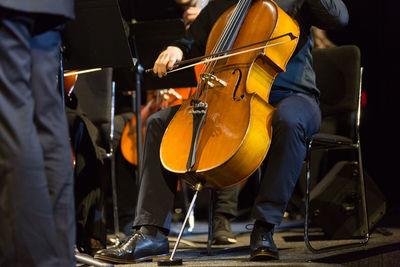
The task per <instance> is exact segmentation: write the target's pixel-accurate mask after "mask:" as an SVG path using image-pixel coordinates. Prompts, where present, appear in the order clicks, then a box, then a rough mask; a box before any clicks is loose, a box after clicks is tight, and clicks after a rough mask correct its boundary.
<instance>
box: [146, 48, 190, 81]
mask: <svg viewBox="0 0 400 267" xmlns="http://www.w3.org/2000/svg"><path fill="white" fill-rule="evenodd" d="M182 57H183V52H182V50H181V49H180V48H178V47H176V46H168V47H167V49H165V50H164V51H163V52H161V54H160V55H159V56H158V58H157V60H156V62H154V66H153V72H154V73H155V74H157V75H158V77H159V78H162V77H164V76H165V75H167V70H171V69H172V68H173V67H174V65H175V63H177V62H179V61H181V60H182Z"/></svg>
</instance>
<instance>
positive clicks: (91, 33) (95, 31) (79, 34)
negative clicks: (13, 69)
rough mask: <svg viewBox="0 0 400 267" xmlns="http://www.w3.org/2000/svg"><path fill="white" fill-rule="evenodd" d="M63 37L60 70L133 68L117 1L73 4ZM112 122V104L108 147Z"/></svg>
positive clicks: (83, 259)
mask: <svg viewBox="0 0 400 267" xmlns="http://www.w3.org/2000/svg"><path fill="white" fill-rule="evenodd" d="M63 34H64V40H63V51H62V52H63V53H62V61H61V62H62V66H61V68H63V69H68V70H82V69H91V68H107V67H112V68H116V67H133V66H134V60H133V58H132V55H131V51H130V47H129V43H128V39H127V36H126V34H125V30H124V26H123V21H122V18H121V13H120V9H119V5H118V1H117V0H96V1H93V0H76V1H75V20H73V21H70V22H68V23H66V25H65V29H64V32H63ZM61 78H63V75H61ZM62 83H63V82H62ZM112 88H113V92H112V97H113V100H112V102H114V88H115V87H114V85H113V86H112ZM113 118H114V107H113V103H112V107H111V134H110V139H111V141H110V143H112V139H113V128H114V122H113ZM109 154H110V158H111V172H112V174H111V180H112V187H113V190H112V191H113V203H114V230H115V234H116V236H117V237H118V232H119V229H118V228H119V225H118V212H117V203H116V200H117V196H116V180H115V175H114V173H115V171H114V169H115V162H114V153H113V151H112V146H111V148H110V153H109ZM107 156H108V155H107ZM75 257H76V259H77V261H79V262H83V263H86V264H89V265H94V266H112V265H110V264H106V263H104V262H101V261H98V260H95V259H93V258H92V257H90V256H89V255H85V254H82V253H77V254H76V256H75Z"/></svg>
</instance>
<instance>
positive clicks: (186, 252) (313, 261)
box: [79, 221, 400, 267]
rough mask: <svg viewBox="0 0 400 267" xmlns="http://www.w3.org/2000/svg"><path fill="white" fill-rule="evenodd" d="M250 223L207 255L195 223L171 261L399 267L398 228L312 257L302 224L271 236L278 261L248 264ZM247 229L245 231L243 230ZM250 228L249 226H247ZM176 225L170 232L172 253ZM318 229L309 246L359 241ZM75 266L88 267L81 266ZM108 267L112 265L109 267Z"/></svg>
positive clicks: (239, 225) (200, 226)
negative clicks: (332, 237) (335, 237)
mask: <svg viewBox="0 0 400 267" xmlns="http://www.w3.org/2000/svg"><path fill="white" fill-rule="evenodd" d="M248 224H250V222H233V223H232V230H233V231H234V232H235V233H237V241H238V242H237V243H236V244H234V245H229V246H217V245H213V246H212V249H211V255H209V254H208V252H207V235H208V223H207V222H202V221H198V222H195V224H194V228H193V231H192V232H191V233H188V232H185V234H184V235H183V238H182V240H181V242H180V244H179V247H178V250H177V253H176V254H175V257H174V258H180V259H182V260H183V266H374V267H375V266H390V267H392V266H400V228H398V227H378V228H376V229H375V231H374V232H373V233H372V234H371V238H370V240H369V242H368V244H367V245H365V246H362V247H357V248H349V249H341V250H337V251H333V252H327V253H318V254H315V253H312V252H311V251H309V250H308V248H307V247H306V245H305V243H304V239H303V236H304V233H303V223H302V222H293V221H292V222H286V223H283V224H282V225H281V226H280V227H279V228H278V229H277V230H276V232H275V234H274V240H275V243H276V245H277V246H278V248H279V253H280V259H279V260H276V261H269V262H251V261H249V260H248V257H249V240H250V232H251V228H250V229H247V228H249V227H248V226H247V225H248ZM246 226H247V227H246ZM250 227H251V226H250ZM179 229H180V223H176V224H173V227H172V229H171V234H170V237H169V240H170V252H171V251H172V249H173V247H174V245H175V240H176V237H177V234H178V232H179ZM322 237H323V233H322V231H321V230H320V229H318V228H311V229H310V241H311V242H312V244H313V246H314V247H316V248H319V247H321V246H334V245H337V244H338V243H343V242H355V241H359V240H325V239H324V238H322ZM79 266H88V265H82V264H80V265H79ZM109 266H112V265H109ZM114 266H127V267H129V266H137V267H140V266H143V267H144V266H157V263H155V262H142V263H137V264H123V265H121V264H116V265H114Z"/></svg>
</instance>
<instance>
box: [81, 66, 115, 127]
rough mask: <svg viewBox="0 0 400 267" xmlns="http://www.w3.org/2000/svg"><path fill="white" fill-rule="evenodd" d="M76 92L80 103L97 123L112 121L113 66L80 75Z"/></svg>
mask: <svg viewBox="0 0 400 267" xmlns="http://www.w3.org/2000/svg"><path fill="white" fill-rule="evenodd" d="M74 93H75V95H76V97H77V99H78V105H79V106H80V108H81V109H82V110H83V112H85V113H86V116H87V117H88V119H89V120H91V121H92V122H93V123H94V124H95V125H97V126H99V125H102V124H107V123H110V122H111V113H110V110H111V101H112V99H111V97H112V69H111V68H106V69H103V70H100V71H96V72H90V73H85V74H81V75H78V79H77V81H76V84H75V87H74Z"/></svg>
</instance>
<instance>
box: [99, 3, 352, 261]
mask: <svg viewBox="0 0 400 267" xmlns="http://www.w3.org/2000/svg"><path fill="white" fill-rule="evenodd" d="M236 3H237V1H234V0H216V1H211V2H210V3H209V4H208V5H207V6H206V7H205V8H204V9H203V10H202V12H201V13H200V14H199V16H198V17H197V18H196V20H195V21H194V22H193V24H192V25H191V27H190V28H189V29H188V31H187V32H186V36H185V38H183V39H181V40H178V41H176V42H174V43H172V44H171V45H170V46H169V47H168V48H167V49H166V50H164V51H163V52H162V53H161V54H160V55H159V57H158V59H157V60H156V62H155V64H154V67H153V71H154V73H156V74H157V75H158V76H159V77H163V76H164V75H166V73H167V71H168V70H169V69H172V68H173V66H174V64H175V63H176V62H179V61H181V60H182V59H184V58H193V57H197V56H201V55H203V54H204V51H205V47H206V42H207V38H208V35H209V32H210V31H211V28H212V26H213V25H214V23H215V22H216V20H217V19H218V17H219V16H220V15H221V14H222V13H223V12H224V11H225V10H227V9H228V8H230V7H231V6H233V5H234V4H236ZM276 3H277V4H278V6H279V7H280V8H281V9H283V10H284V11H285V12H286V13H287V14H289V15H290V16H291V17H292V18H293V19H295V20H296V21H297V22H298V24H299V27H300V36H299V41H298V45H297V47H296V50H295V52H294V53H293V55H292V57H291V59H290V60H289V62H288V64H287V66H286V72H281V73H279V74H278V75H277V77H276V79H275V81H274V83H273V85H272V88H271V92H270V96H269V103H270V104H271V105H272V106H274V107H275V108H276V110H275V112H274V114H273V117H272V127H273V136H272V141H271V145H270V148H269V152H268V154H267V157H266V158H265V160H264V161H263V164H262V166H261V170H262V179H261V183H260V188H259V192H258V194H257V196H256V197H255V202H254V207H253V210H252V217H253V219H254V220H255V223H254V228H253V230H252V233H251V237H250V260H254V261H257V260H270V259H278V258H279V253H278V249H277V247H276V245H275V243H274V240H273V233H274V228H275V226H276V225H279V224H280V222H281V221H282V218H283V214H284V211H285V209H286V205H287V203H288V201H289V199H290V197H291V194H292V192H293V189H294V187H295V184H296V181H297V178H298V176H299V174H300V170H301V167H302V164H303V160H304V158H305V153H306V140H307V139H308V138H310V137H311V135H312V134H314V133H315V132H317V131H318V130H319V127H320V122H321V114H320V110H319V106H318V97H319V90H318V89H317V88H316V85H315V73H314V71H313V69H312V56H311V50H312V48H313V40H312V36H311V27H312V26H313V25H315V26H318V27H319V28H321V29H326V30H330V29H335V28H339V27H343V26H345V25H346V24H347V22H348V12H347V9H346V6H345V5H344V3H343V2H342V1H341V0H276ZM255 27H257V26H256V25H255ZM177 110H178V107H171V108H168V109H164V110H161V111H160V112H157V113H155V114H153V115H152V116H151V117H150V118H149V119H148V120H147V129H150V130H151V131H148V132H146V136H145V142H144V152H143V165H144V168H143V174H142V177H141V183H140V192H139V198H138V205H137V210H136V217H135V221H134V225H133V229H134V230H135V231H134V233H133V234H132V235H131V236H130V237H129V238H128V239H127V241H126V242H124V243H123V244H122V245H121V246H119V247H117V248H111V249H106V250H102V251H99V252H98V253H97V254H96V256H95V257H96V258H98V259H102V260H107V261H112V262H120V263H121V262H126V263H129V262H137V261H140V260H144V259H153V258H157V257H159V256H161V255H166V254H168V252H169V244H168V239H167V234H168V232H169V228H170V224H171V210H172V207H173V202H174V196H175V193H176V185H177V177H176V176H175V175H174V174H172V173H169V172H167V171H166V170H165V169H164V168H163V167H162V164H161V162H160V143H161V140H162V138H163V133H164V131H165V129H166V127H167V126H168V124H169V122H170V120H171V119H172V118H173V116H174V114H175V113H176V112H177ZM150 248H151V249H150Z"/></svg>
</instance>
